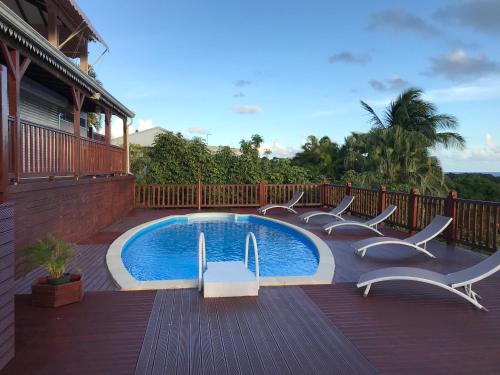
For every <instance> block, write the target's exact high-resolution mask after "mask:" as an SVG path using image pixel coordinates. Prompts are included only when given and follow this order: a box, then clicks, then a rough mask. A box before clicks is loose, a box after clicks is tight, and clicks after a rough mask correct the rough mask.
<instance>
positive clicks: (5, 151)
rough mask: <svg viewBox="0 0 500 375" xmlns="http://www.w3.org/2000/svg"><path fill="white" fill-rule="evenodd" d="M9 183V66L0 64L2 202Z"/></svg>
mask: <svg viewBox="0 0 500 375" xmlns="http://www.w3.org/2000/svg"><path fill="white" fill-rule="evenodd" d="M8 185H9V110H8V105H7V67H6V66H4V65H0V203H2V202H6V201H7V187H8Z"/></svg>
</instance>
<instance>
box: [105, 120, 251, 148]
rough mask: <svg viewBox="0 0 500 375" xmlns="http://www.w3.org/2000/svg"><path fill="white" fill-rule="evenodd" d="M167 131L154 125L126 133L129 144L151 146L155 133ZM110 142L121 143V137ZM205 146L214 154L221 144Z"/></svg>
mask: <svg viewBox="0 0 500 375" xmlns="http://www.w3.org/2000/svg"><path fill="white" fill-rule="evenodd" d="M167 132H168V130H166V129H165V128H162V127H160V126H155V127H154V128H151V129H146V130H141V131H139V130H136V131H135V132H134V133H130V134H129V135H128V141H129V144H133V145H138V146H142V147H151V146H152V145H153V142H154V140H155V138H156V136H157V135H159V134H165V133H167ZM111 143H112V144H114V145H120V144H122V143H123V137H116V138H113V139H112V140H111ZM207 148H208V150H209V151H210V152H211V153H213V154H215V153H216V152H217V151H219V150H220V149H221V148H222V146H207ZM231 151H232V152H233V153H234V154H235V155H240V154H241V151H240V149H238V148H231Z"/></svg>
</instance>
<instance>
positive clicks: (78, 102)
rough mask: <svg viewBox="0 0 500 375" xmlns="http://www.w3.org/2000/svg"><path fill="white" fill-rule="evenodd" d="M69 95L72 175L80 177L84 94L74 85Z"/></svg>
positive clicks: (76, 177)
mask: <svg viewBox="0 0 500 375" xmlns="http://www.w3.org/2000/svg"><path fill="white" fill-rule="evenodd" d="M71 96H72V97H73V134H74V142H75V143H74V147H73V160H74V177H75V179H79V178H80V149H81V147H80V146H81V140H80V112H81V110H82V106H83V101H84V100H85V94H84V93H83V92H81V91H80V90H78V89H77V88H75V87H72V88H71Z"/></svg>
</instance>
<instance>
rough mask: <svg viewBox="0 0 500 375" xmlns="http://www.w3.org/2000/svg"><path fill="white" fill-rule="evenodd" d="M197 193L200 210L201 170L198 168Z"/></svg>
mask: <svg viewBox="0 0 500 375" xmlns="http://www.w3.org/2000/svg"><path fill="white" fill-rule="evenodd" d="M197 193H198V194H197V195H196V200H197V205H198V211H200V210H201V170H198V191H197Z"/></svg>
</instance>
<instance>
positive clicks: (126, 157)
mask: <svg viewBox="0 0 500 375" xmlns="http://www.w3.org/2000/svg"><path fill="white" fill-rule="evenodd" d="M122 120H123V149H124V150H125V152H124V153H123V167H124V168H123V169H124V172H125V173H127V174H129V173H130V165H129V149H128V126H127V118H126V117H123V118H122Z"/></svg>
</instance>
